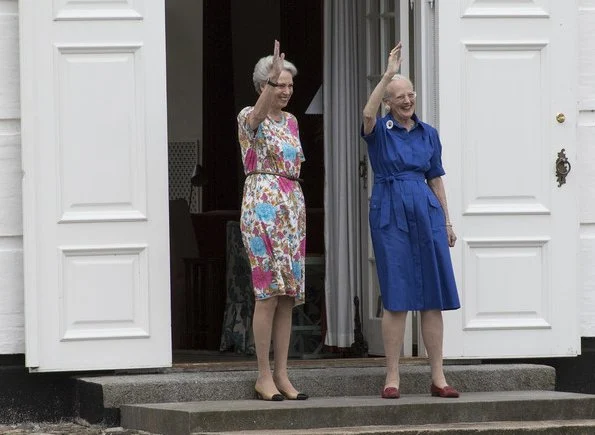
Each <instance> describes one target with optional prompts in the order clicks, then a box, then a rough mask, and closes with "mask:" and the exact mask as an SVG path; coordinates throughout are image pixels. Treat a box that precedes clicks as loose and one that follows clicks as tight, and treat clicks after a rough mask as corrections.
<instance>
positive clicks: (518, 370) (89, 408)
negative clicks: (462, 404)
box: [77, 364, 556, 424]
mask: <svg viewBox="0 0 595 435" xmlns="http://www.w3.org/2000/svg"><path fill="white" fill-rule="evenodd" d="M444 370H445V373H446V376H447V379H448V381H449V383H450V384H451V385H453V386H456V388H457V389H458V390H460V391H462V392H466V391H474V392H482V391H517V390H553V389H554V387H555V376H556V373H555V370H554V369H553V368H552V367H549V366H543V365H534V364H461V365H446V366H445V368H444ZM400 372H401V391H402V392H403V393H404V394H424V393H426V392H427V391H428V390H429V386H430V369H429V367H428V366H427V364H403V365H402V367H401V371H400ZM256 374H257V372H256V371H255V370H237V371H178V372H170V373H163V374H139V375H122V376H96V377H80V378H78V379H77V389H78V398H79V404H80V409H79V413H80V416H81V417H82V418H84V419H85V420H87V421H89V422H90V423H105V424H117V423H118V422H119V409H120V406H122V405H124V404H142V403H166V402H193V401H217V400H245V399H252V398H253V397H254V382H255V380H256ZM384 376H385V373H384V368H383V367H382V366H373V367H367V366H361V367H355V366H353V365H350V366H348V367H341V366H333V365H332V364H330V365H329V366H328V367H326V368H324V367H317V368H291V369H290V377H291V379H292V382H293V384H294V385H295V387H296V388H297V389H298V390H301V391H304V392H307V393H308V394H309V395H310V396H311V397H313V398H315V397H335V396H376V395H379V394H380V390H381V388H382V385H383V383H384Z"/></svg>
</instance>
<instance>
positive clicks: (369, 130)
mask: <svg viewBox="0 0 595 435" xmlns="http://www.w3.org/2000/svg"><path fill="white" fill-rule="evenodd" d="M400 65H401V43H399V44H397V46H396V47H395V48H393V49H392V50H391V52H390V53H389V58H388V65H387V68H386V71H385V73H384V75H383V77H382V78H381V80H380V82H379V83H378V85H377V86H376V88H375V89H374V90H373V92H372V94H371V95H370V97H369V99H368V102H367V104H366V107H365V108H364V112H363V125H362V132H361V134H362V136H363V138H364V140H365V141H366V143H367V144H368V154H369V158H370V163H371V165H372V169H373V170H374V187H373V190H372V197H371V198H370V214H369V219H370V228H371V235H372V245H373V247H374V255H375V257H376V269H377V273H378V280H379V284H380V293H381V295H382V303H383V308H384V312H383V317H382V336H383V344H384V351H385V355H386V364H387V370H386V380H385V384H384V389H383V391H382V397H383V398H395V399H396V398H398V397H400V390H399V381H400V379H399V355H400V351H401V347H402V345H403V337H404V333H405V320H406V318H407V312H408V311H420V313H421V330H422V337H423V340H424V344H425V346H426V349H427V351H428V358H429V361H430V367H431V372H432V383H431V386H430V393H431V394H432V395H433V396H439V397H458V396H459V393H458V392H457V391H456V390H455V389H454V388H453V387H451V386H449V385H448V384H447V382H446V379H445V376H444V371H443V367H442V341H443V323H442V311H443V310H454V309H457V308H460V303H459V297H458V293H457V288H456V283H455V278H454V273H453V269H452V263H451V260H450V252H449V247H453V246H454V244H455V242H456V239H457V238H456V235H455V233H454V231H453V228H452V225H451V223H450V220H449V216H448V209H447V205H446V194H445V192H444V184H443V183H442V178H441V176H442V175H444V174H445V172H444V169H443V168H442V157H441V154H442V146H441V144H440V139H439V137H438V133H437V131H436V129H435V128H433V127H431V126H430V125H428V124H426V123H424V122H421V121H420V120H419V119H418V118H417V116H416V115H415V97H416V94H415V92H414V90H413V85H412V84H411V82H410V81H409V80H408V79H407V78H406V77H403V76H401V75H398V74H397V71H398V70H399V67H400ZM381 104H384V105H385V107H386V109H387V112H388V113H387V115H386V116H384V117H377V113H378V109H379V107H380V105H381Z"/></svg>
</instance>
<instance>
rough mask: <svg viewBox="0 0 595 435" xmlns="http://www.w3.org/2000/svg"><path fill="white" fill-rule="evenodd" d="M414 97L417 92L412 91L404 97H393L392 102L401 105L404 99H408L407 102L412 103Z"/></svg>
mask: <svg viewBox="0 0 595 435" xmlns="http://www.w3.org/2000/svg"><path fill="white" fill-rule="evenodd" d="M415 97H417V92H415V91H414V92H409V93H407V94H404V95H399V96H398V97H393V100H395V101H396V102H397V103H402V102H404V101H405V98H409V101H413V100H415Z"/></svg>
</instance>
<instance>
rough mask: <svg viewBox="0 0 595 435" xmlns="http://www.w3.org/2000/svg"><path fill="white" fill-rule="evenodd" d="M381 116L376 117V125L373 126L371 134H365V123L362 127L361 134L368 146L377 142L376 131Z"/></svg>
mask: <svg viewBox="0 0 595 435" xmlns="http://www.w3.org/2000/svg"><path fill="white" fill-rule="evenodd" d="M380 119H381V118H380V117H379V116H377V117H376V125H374V128H372V131H371V132H370V133H369V134H364V124H363V123H362V125H361V127H360V131H359V134H360V135H361V137H362V138H363V139H364V140H365V141H366V143H367V144H368V146H371V145H374V144H376V132H377V131H378V126H379V125H380Z"/></svg>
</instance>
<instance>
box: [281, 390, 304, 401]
mask: <svg viewBox="0 0 595 435" xmlns="http://www.w3.org/2000/svg"><path fill="white" fill-rule="evenodd" d="M279 391H281V394H283V396H285V398H286V399H288V400H306V399H308V395H307V394H306V393H297V394H296V395H295V396H291V395H289V394H287V393H286V392H285V391H283V390H279Z"/></svg>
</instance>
